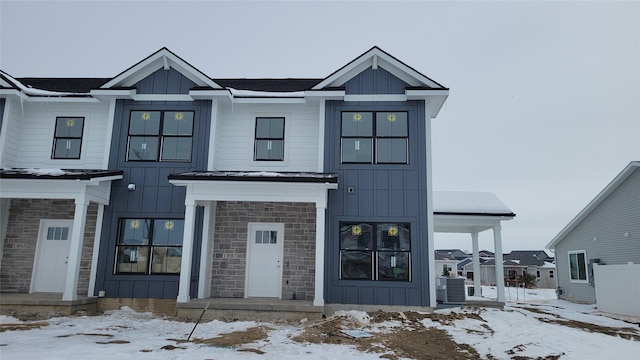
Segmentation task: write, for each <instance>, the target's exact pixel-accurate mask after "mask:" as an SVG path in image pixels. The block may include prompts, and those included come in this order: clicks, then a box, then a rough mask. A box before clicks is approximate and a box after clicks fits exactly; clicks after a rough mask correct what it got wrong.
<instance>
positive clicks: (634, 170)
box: [547, 161, 640, 304]
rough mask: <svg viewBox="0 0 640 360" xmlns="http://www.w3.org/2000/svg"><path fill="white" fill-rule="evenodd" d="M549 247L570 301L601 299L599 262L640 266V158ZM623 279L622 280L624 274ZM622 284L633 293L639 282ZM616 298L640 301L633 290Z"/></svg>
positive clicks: (561, 286) (563, 292) (562, 290)
mask: <svg viewBox="0 0 640 360" xmlns="http://www.w3.org/2000/svg"><path fill="white" fill-rule="evenodd" d="M558 200H559V201H562V199H558ZM547 248H548V249H550V250H551V251H553V252H554V253H555V259H556V268H557V277H556V279H557V281H558V293H559V297H560V298H561V299H565V300H569V301H574V302H580V303H589V304H593V303H596V300H597V299H596V288H595V286H594V284H595V283H598V279H597V278H594V273H593V265H594V264H601V265H605V264H606V265H627V264H628V263H635V264H636V265H635V266H636V267H637V266H638V264H640V161H633V162H631V163H629V165H627V166H626V167H625V168H624V169H623V170H622V171H621V172H620V174H618V175H617V176H616V177H615V178H614V179H613V181H611V183H609V185H607V186H606V187H605V188H604V189H603V190H602V191H601V192H600V193H599V194H598V195H597V196H596V197H595V198H594V199H593V200H592V201H591V202H590V203H589V204H588V205H587V206H586V207H585V208H584V209H583V210H582V211H580V213H578V215H576V217H575V218H574V219H573V220H571V222H569V224H567V226H565V227H564V229H562V231H560V233H558V235H556V236H555V237H554V238H553V240H551V242H549V244H548V245H547ZM603 267H606V266H603ZM618 279H619V281H617V282H620V281H621V280H620V279H622V278H618ZM636 279H637V277H636ZM612 282H616V281H615V280H614V281H612ZM636 282H637V280H636ZM622 287H623V289H624V290H623V291H627V290H629V291H630V289H632V288H633V287H634V286H633V284H631V283H624V284H622ZM638 292H640V288H639V289H638ZM615 296H616V297H618V298H619V299H629V300H628V301H636V303H637V302H639V301H640V299H638V298H637V297H636V300H633V294H631V293H629V294H626V293H625V294H623V293H619V294H617V295H615Z"/></svg>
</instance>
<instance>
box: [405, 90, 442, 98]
mask: <svg viewBox="0 0 640 360" xmlns="http://www.w3.org/2000/svg"><path fill="white" fill-rule="evenodd" d="M405 94H406V95H407V100H420V99H426V98H427V97H429V96H436V95H441V96H449V90H440V89H434V90H427V89H420V90H412V89H407V90H405Z"/></svg>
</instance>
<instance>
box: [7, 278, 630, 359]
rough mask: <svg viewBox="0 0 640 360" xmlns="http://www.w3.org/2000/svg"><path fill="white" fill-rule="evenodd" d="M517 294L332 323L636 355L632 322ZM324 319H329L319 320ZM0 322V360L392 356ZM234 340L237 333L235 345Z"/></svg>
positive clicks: (162, 325)
mask: <svg viewBox="0 0 640 360" xmlns="http://www.w3.org/2000/svg"><path fill="white" fill-rule="evenodd" d="M492 291H495V290H494V289H491V288H488V287H485V288H484V289H483V295H484V296H485V297H491V296H492V295H493V296H495V294H494V293H492ZM511 291H512V300H515V297H516V295H515V289H511ZM523 291H524V290H523V289H520V292H521V293H520V295H518V298H519V301H517V302H516V301H507V305H506V306H505V308H504V309H494V308H465V309H460V308H453V309H447V310H438V311H436V314H434V315H432V316H425V315H420V314H414V315H415V316H413V317H412V316H410V314H409V313H407V315H409V319H408V320H404V321H403V320H402V318H400V317H397V315H398V314H393V316H396V317H397V318H398V319H399V320H385V319H384V316H382V319H383V320H380V321H377V322H376V321H374V316H373V315H372V317H371V319H370V317H369V316H368V315H367V314H366V313H362V312H357V311H350V312H344V313H342V314H341V315H342V316H341V322H340V323H339V324H338V325H337V326H344V324H351V326H350V328H352V329H359V330H364V331H366V332H368V333H370V334H372V335H374V336H382V337H384V336H389V337H391V335H392V334H393V332H399V331H407V329H408V330H410V332H414V333H420V331H417V332H416V331H414V330H416V329H417V328H416V326H420V327H422V326H424V327H425V329H431V330H434V329H441V330H444V331H446V333H447V334H448V335H449V336H451V338H452V339H453V340H454V341H455V342H456V343H458V344H468V345H470V346H471V347H472V348H474V349H475V350H476V351H477V355H473V354H468V357H464V356H467V355H465V354H462V355H461V356H462V357H456V358H474V357H473V356H475V357H476V358H477V357H478V356H479V357H480V358H482V359H512V358H514V357H517V358H518V359H527V358H532V359H536V358H543V359H558V358H560V359H595V358H599V359H635V358H637V356H638V354H640V328H638V325H637V324H630V323H627V322H623V321H619V320H614V319H611V318H608V317H605V316H602V315H599V314H597V313H595V311H594V309H593V306H589V305H576V304H572V303H568V302H565V301H561V300H555V299H551V298H553V297H554V296H553V295H552V293H550V292H552V291H553V290H537V289H534V290H527V293H526V294H523ZM523 296H524V297H526V302H525V301H524V300H523V299H522V297H523ZM370 315H371V314H370ZM378 315H379V316H377V318H378V319H380V318H381V317H380V314H378ZM403 315H404V314H403ZM329 320H331V319H329ZM327 323H328V320H325V321H324V322H322V324H327ZM0 324H2V329H1V330H2V332H0V358H1V359H2V360H10V359H64V360H80V359H82V360H84V359H119V360H124V359H200V360H205V359H216V360H221V359H222V360H223V359H301V358H302V359H359V360H366V359H379V358H380V357H381V356H382V355H383V354H386V355H384V356H385V357H386V358H394V356H395V355H397V354H398V352H394V351H393V349H391V348H389V344H388V343H387V344H386V345H387V348H386V349H385V350H383V351H379V352H368V351H361V350H357V348H360V349H362V347H361V346H357V345H358V341H365V340H364V339H362V340H360V339H349V341H348V342H346V343H348V344H351V345H344V344H339V343H335V342H333V343H331V341H311V342H306V341H301V338H303V337H302V335H304V334H307V332H306V331H308V330H309V329H312V328H313V329H315V330H316V331H317V330H318V329H322V328H321V327H319V326H320V325H322V324H318V323H317V322H302V323H300V324H293V325H292V324H274V323H263V322H254V321H236V322H230V323H225V322H220V321H211V322H206V323H201V324H199V325H198V326H197V327H196V329H195V332H194V333H193V336H192V339H191V340H192V341H190V342H186V341H184V340H186V339H187V337H188V336H189V333H190V332H191V331H192V329H193V327H194V323H187V322H180V321H174V320H171V319H166V318H161V317H157V316H154V315H153V314H150V313H139V312H135V311H132V310H130V309H128V308H123V309H121V310H118V311H113V312H109V313H106V314H104V315H102V316H79V317H58V318H51V319H48V320H44V321H26V322H23V321H20V320H18V319H16V318H13V317H10V316H0ZM340 324H342V325H340ZM423 330H424V329H423ZM434 331H435V330H434ZM229 333H234V334H232V335H231V340H232V341H231V342H229V343H228V344H227V345H225V344H226V343H225V342H216V340H220V338H218V337H219V336H220V335H222V334H229ZM338 333H339V331H338ZM425 334H426V333H425ZM320 335H321V337H320V339H323V337H322V336H324V334H320ZM330 335H331V336H334V339H335V337H338V338H339V337H340V336H344V337H346V335H343V334H341V333H340V334H336V333H335V332H334V333H332V334H330ZM250 336H255V338H250ZM298 336H300V337H298ZM403 336H404V335H403ZM234 337H237V338H238V339H237V341H236V340H234ZM247 337H249V338H247ZM317 338H318V337H316V339H317ZM194 339H196V340H197V341H193V340H194ZM247 339H248V340H247ZM303 339H313V337H307V338H303ZM327 339H328V338H327ZM365 339H366V338H365ZM227 340H228V339H227ZM369 341H371V340H369ZM368 346H369V347H368V349H371V348H372V347H375V346H381V345H378V344H376V343H375V341H374V342H373V343H370V344H368ZM459 355H460V354H459ZM416 358H417V357H416Z"/></svg>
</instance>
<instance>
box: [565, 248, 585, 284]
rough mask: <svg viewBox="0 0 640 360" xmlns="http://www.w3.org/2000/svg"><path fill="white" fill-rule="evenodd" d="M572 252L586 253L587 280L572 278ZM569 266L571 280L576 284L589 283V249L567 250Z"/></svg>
mask: <svg viewBox="0 0 640 360" xmlns="http://www.w3.org/2000/svg"><path fill="white" fill-rule="evenodd" d="M572 254H583V255H584V266H585V268H584V273H585V276H586V279H585V280H579V279H572V278H571V255H572ZM567 266H568V268H569V281H570V282H572V283H576V284H588V283H589V266H588V260H587V250H572V251H568V252H567Z"/></svg>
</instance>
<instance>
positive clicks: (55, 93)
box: [0, 70, 88, 96]
mask: <svg viewBox="0 0 640 360" xmlns="http://www.w3.org/2000/svg"><path fill="white" fill-rule="evenodd" d="M0 73H2V75H3V76H5V77H6V78H7V79H8V80H9V81H10V82H11V83H13V85H15V86H16V87H17V88H18V89H20V90H21V91H22V92H24V93H25V94H27V95H31V96H74V95H75V96H77V95H82V96H86V95H88V94H87V93H73V92H61V91H50V90H42V89H36V88H32V87H29V86H25V85H24V84H23V83H21V82H20V81H18V80H16V79H15V78H13V77H12V76H11V75H9V74H7V73H6V72H4V71H2V70H0Z"/></svg>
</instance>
